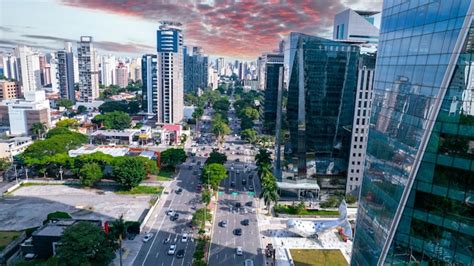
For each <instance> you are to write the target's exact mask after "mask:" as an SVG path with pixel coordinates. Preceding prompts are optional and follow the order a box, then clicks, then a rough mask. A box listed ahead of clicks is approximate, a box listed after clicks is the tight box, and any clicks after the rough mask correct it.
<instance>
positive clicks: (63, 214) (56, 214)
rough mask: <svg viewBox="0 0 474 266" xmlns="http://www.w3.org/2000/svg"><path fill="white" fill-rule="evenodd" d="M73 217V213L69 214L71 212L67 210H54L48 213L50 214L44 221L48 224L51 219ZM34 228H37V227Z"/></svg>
mask: <svg viewBox="0 0 474 266" xmlns="http://www.w3.org/2000/svg"><path fill="white" fill-rule="evenodd" d="M71 218H72V217H71V215H69V213H67V212H60V211H57V212H52V213H49V214H48V216H47V217H46V220H44V221H43V224H46V223H48V222H49V221H51V220H57V219H71ZM34 229H35V230H36V228H34Z"/></svg>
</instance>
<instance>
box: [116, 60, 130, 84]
mask: <svg viewBox="0 0 474 266" xmlns="http://www.w3.org/2000/svg"><path fill="white" fill-rule="evenodd" d="M115 71H116V73H117V74H116V76H117V86H119V87H120V88H125V87H127V86H128V68H127V67H126V66H125V64H124V63H119V64H118V66H117V69H116V70H115Z"/></svg>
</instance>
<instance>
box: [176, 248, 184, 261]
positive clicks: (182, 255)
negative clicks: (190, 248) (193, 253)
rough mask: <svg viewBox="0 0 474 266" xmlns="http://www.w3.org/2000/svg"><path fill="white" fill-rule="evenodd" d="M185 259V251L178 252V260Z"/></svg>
mask: <svg viewBox="0 0 474 266" xmlns="http://www.w3.org/2000/svg"><path fill="white" fill-rule="evenodd" d="M183 257H184V249H180V250H178V252H177V253H176V258H178V259H181V258H183Z"/></svg>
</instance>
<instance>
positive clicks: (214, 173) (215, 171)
mask: <svg viewBox="0 0 474 266" xmlns="http://www.w3.org/2000/svg"><path fill="white" fill-rule="evenodd" d="M226 178H227V169H226V168H225V167H224V165H222V164H218V163H211V164H208V165H206V166H204V169H203V171H202V176H201V180H202V182H203V183H204V184H208V185H210V186H211V187H212V189H214V190H217V189H218V188H219V184H220V183H221V181H222V180H224V179H226Z"/></svg>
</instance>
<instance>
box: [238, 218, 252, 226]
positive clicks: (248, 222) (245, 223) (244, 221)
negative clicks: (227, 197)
mask: <svg viewBox="0 0 474 266" xmlns="http://www.w3.org/2000/svg"><path fill="white" fill-rule="evenodd" d="M240 223H241V224H242V225H245V226H247V225H249V224H250V221H249V219H244V220H242V222H240Z"/></svg>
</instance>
